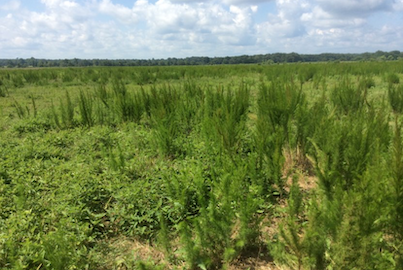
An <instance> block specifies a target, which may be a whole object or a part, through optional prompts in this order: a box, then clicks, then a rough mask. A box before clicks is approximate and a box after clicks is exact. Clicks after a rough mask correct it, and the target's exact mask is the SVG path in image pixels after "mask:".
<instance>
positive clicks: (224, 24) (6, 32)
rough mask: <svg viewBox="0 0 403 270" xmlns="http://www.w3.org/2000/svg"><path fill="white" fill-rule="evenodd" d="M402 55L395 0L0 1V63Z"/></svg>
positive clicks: (402, 29)
mask: <svg viewBox="0 0 403 270" xmlns="http://www.w3.org/2000/svg"><path fill="white" fill-rule="evenodd" d="M377 50H383V51H391V50H400V51H401V50H403V0H206V1H201V0H69V1H65V0H0V58H12V59H13V58H17V57H19V58H29V57H35V58H49V59H64V58H83V59H92V58H108V59H119V58H125V59H151V58H156V59H159V58H168V57H177V58H183V57H188V56H210V57H214V56H233V55H243V54H249V55H253V54H266V53H275V52H297V53H323V52H346V53H347V52H374V51H377Z"/></svg>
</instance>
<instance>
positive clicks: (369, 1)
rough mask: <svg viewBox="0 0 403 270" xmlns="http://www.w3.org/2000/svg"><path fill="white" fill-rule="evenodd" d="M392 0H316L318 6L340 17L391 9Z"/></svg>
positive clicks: (361, 15)
mask: <svg viewBox="0 0 403 270" xmlns="http://www.w3.org/2000/svg"><path fill="white" fill-rule="evenodd" d="M394 2H395V1H394V0H338V1H331V0H317V3H318V5H319V6H320V7H322V8H323V9H324V10H326V11H327V12H329V13H331V14H336V15H338V16H341V17H349V16H358V17H365V16H367V15H369V14H371V13H374V12H378V11H387V10H391V9H392V6H393V3H394Z"/></svg>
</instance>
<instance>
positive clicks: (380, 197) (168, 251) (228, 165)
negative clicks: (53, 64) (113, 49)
mask: <svg viewBox="0 0 403 270" xmlns="http://www.w3.org/2000/svg"><path fill="white" fill-rule="evenodd" d="M402 73H403V69H402V62H401V61H389V62H354V63H335V62H332V63H317V64H289V65H227V66H189V67H184V66H182V67H113V68H112V67H110V68H107V67H87V68H54V69H35V70H32V69H1V70H0V147H1V151H0V268H2V269H236V268H241V269H247V268H257V267H258V265H260V266H262V267H268V266H270V267H272V268H274V269H275V267H277V268H278V269H402V267H403V227H402V224H403V214H402V213H403V188H402V187H403V141H402V140H403V138H402V130H401V129H402V120H403V119H402V111H403V94H402V93H403V92H402V91H403V88H402V85H401V81H402V79H403V78H402V76H403V74H402Z"/></svg>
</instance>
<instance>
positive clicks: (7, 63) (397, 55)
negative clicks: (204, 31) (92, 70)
mask: <svg viewBox="0 0 403 270" xmlns="http://www.w3.org/2000/svg"><path fill="white" fill-rule="evenodd" d="M402 58H403V52H400V51H391V52H383V51H376V52H374V53H322V54H298V53H295V52H293V53H272V54H258V55H240V56H227V57H213V58H211V57H197V56H193V57H187V58H168V59H148V60H146V59H116V60H110V59H77V58H74V59H57V60H50V59H36V58H34V57H31V58H27V59H23V58H17V59H0V67H8V68H24V67H25V68H26V67H91V66H178V65H179V66H183V65H222V64H224V65H228V64H230V65H233V64H277V63H297V62H305V63H308V62H328V61H335V62H340V61H392V60H401V59H402ZM311 74H312V73H311Z"/></svg>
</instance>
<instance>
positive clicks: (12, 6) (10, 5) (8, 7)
mask: <svg viewBox="0 0 403 270" xmlns="http://www.w3.org/2000/svg"><path fill="white" fill-rule="evenodd" d="M20 6H21V3H20V1H17V0H12V1H10V2H7V3H5V4H3V5H0V10H5V11H13V10H17V9H18V8H19V7H20Z"/></svg>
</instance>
